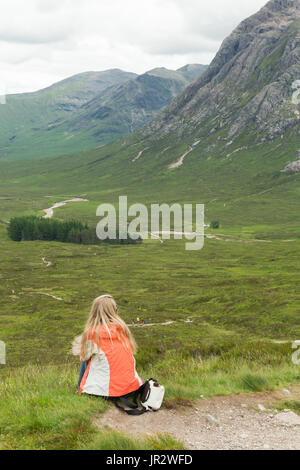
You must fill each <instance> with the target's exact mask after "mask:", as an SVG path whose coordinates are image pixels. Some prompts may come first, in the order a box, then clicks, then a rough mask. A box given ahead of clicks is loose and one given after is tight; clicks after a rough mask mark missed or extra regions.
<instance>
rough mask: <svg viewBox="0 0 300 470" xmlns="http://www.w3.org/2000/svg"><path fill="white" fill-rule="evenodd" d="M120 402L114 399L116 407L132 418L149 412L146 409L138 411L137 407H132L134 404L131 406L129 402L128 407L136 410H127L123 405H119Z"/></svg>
mask: <svg viewBox="0 0 300 470" xmlns="http://www.w3.org/2000/svg"><path fill="white" fill-rule="evenodd" d="M118 400H119V399H118V398H115V399H114V404H115V406H116V407H117V408H118V409H119V410H121V411H123V412H124V413H126V414H128V415H131V416H138V415H142V414H144V413H146V411H147V410H145V409H142V410H138V409H137V407H135V406H132V404H130V405H129V404H128V403H129V402H128V403H127V406H129V407H130V408H134V409H131V410H125V408H123V406H121V405H120V404H119V403H118ZM122 401H123V400H122Z"/></svg>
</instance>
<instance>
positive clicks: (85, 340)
mask: <svg viewBox="0 0 300 470" xmlns="http://www.w3.org/2000/svg"><path fill="white" fill-rule="evenodd" d="M112 323H113V324H114V325H115V326H116V328H114V329H113V330H112V329H111V328H109V325H111V324H112ZM101 326H103V327H104V328H105V329H106V331H107V333H108V335H109V337H110V339H111V340H112V331H113V333H114V334H115V335H116V337H117V338H118V339H119V340H120V341H121V343H122V344H123V345H124V347H127V348H128V342H129V344H130V346H131V348H132V352H133V353H134V354H135V353H136V351H137V345H136V342H135V339H134V337H133V335H132V333H131V331H130V330H129V328H128V326H127V325H126V323H125V322H124V321H123V320H122V318H120V316H119V315H118V307H117V304H116V302H115V300H114V298H113V297H112V296H111V295H101V296H100V297H97V298H96V299H95V300H94V301H93V304H92V308H91V311H90V315H89V318H88V320H87V322H86V325H85V329H84V332H83V335H82V338H81V345H80V355H81V357H83V358H85V357H86V356H87V354H88V348H89V344H90V343H89V338H91V339H92V344H93V338H94V335H95V334H96V343H97V347H98V352H99V345H100V342H101V335H100V328H101ZM124 336H125V337H124ZM126 338H127V340H128V341H126Z"/></svg>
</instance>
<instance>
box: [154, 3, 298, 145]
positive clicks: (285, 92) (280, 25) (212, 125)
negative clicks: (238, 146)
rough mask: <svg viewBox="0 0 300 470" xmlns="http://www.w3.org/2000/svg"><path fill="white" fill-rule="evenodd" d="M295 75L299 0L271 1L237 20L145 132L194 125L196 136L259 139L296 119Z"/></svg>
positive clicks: (179, 129)
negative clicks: (221, 133) (248, 133)
mask: <svg viewBox="0 0 300 470" xmlns="http://www.w3.org/2000/svg"><path fill="white" fill-rule="evenodd" d="M299 79H300V2H299V0H272V1H270V2H268V3H267V4H266V5H265V7H263V8H262V9H261V10H259V11H258V12H257V13H256V14H254V15H252V16H250V17H249V18H247V19H246V20H244V21H242V23H240V25H238V27H237V28H236V29H235V30H234V31H233V32H232V33H231V35H230V36H229V37H228V38H226V39H225V40H224V41H223V43H222V45H221V48H220V50H219V51H218V53H217V54H216V56H215V58H214V60H213V61H212V63H211V65H210V66H209V68H208V70H207V71H206V72H205V73H204V74H203V75H202V76H201V77H200V79H199V80H197V81H196V82H195V83H193V84H192V85H190V86H189V87H188V88H187V89H185V90H184V92H183V93H181V94H180V95H179V96H178V97H177V98H176V99H175V100H174V101H173V102H172V104H171V105H170V107H169V109H168V111H167V112H165V113H164V114H163V115H161V116H160V118H159V119H158V120H156V121H154V122H153V123H151V125H150V126H149V127H148V129H147V130H146V131H145V132H146V133H148V132H150V133H151V134H153V133H155V134H157V133H158V134H163V135H165V134H168V133H170V132H174V131H175V132H176V133H177V134H179V135H184V134H189V133H194V132H195V130H196V131H197V129H199V136H200V137H201V134H204V135H207V133H209V134H211V133H214V132H218V131H220V130H222V129H225V130H226V136H227V137H225V139H229V140H231V139H235V138H236V137H237V136H239V135H240V134H242V133H243V132H244V131H245V130H247V131H254V134H255V138H256V139H257V140H259V141H262V140H266V139H273V138H274V137H276V136H278V135H280V134H283V133H284V132H285V131H286V130H287V129H289V128H291V127H293V126H296V125H298V124H299V119H300V112H299V111H300V109H299V106H298V105H297V103H295V101H294V102H293V100H292V96H293V92H294V91H293V84H294V83H295V82H297V80H299ZM299 101H300V100H299ZM204 123H205V124H204Z"/></svg>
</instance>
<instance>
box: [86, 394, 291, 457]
mask: <svg viewBox="0 0 300 470" xmlns="http://www.w3.org/2000/svg"><path fill="white" fill-rule="evenodd" d="M299 394H300V385H297V386H294V387H291V388H290V389H289V390H287V389H284V390H281V391H277V392H269V393H252V394H244V395H231V396H226V397H214V398H208V399H205V398H204V397H203V398H202V399H201V400H198V401H196V402H194V403H191V405H190V406H181V407H176V408H173V409H172V408H171V409H167V408H162V409H161V410H159V411H158V412H157V413H151V412H149V413H145V414H143V415H142V416H128V415H126V414H125V413H122V412H120V411H119V410H118V409H117V408H115V407H114V406H113V405H111V406H110V407H109V409H108V410H107V411H106V412H105V413H104V414H103V415H99V416H97V417H96V418H95V419H94V424H95V425H96V426H97V427H99V428H101V429H102V428H103V427H104V426H109V427H110V428H112V429H116V430H118V431H121V432H124V433H126V434H129V435H131V436H142V435H152V434H155V433H168V434H170V435H172V436H173V437H175V438H176V439H178V440H179V441H181V442H183V443H184V445H185V449H187V450H189V449H191V450H208V449H211V450H247V449H248V450H286V449H291V450H299V449H300V416H298V415H296V414H295V413H293V412H292V411H290V410H286V411H279V410H278V409H276V404H277V406H278V403H279V402H281V403H282V402H283V401H286V400H293V399H299Z"/></svg>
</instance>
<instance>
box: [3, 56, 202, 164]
mask: <svg viewBox="0 0 300 470" xmlns="http://www.w3.org/2000/svg"><path fill="white" fill-rule="evenodd" d="M186 67H187V68H183V70H182V71H181V72H180V71H178V72H176V71H172V70H167V69H156V70H154V71H150V72H148V73H146V74H144V75H141V76H137V75H136V74H133V73H128V72H123V71H121V70H118V69H113V70H107V71H105V72H87V73H83V74H79V75H75V76H74V77H70V78H68V79H66V80H63V81H62V82H59V83H56V84H54V85H52V86H51V87H48V88H46V89H44V90H40V91H38V92H35V93H26V94H20V95H9V96H8V97H7V104H6V105H3V106H0V158H2V159H10V160H13V159H27V158H33V157H38V158H40V157H44V156H55V155H59V154H62V153H72V152H75V151H79V150H84V149H89V148H93V147H97V146H99V145H101V144H105V143H107V142H110V141H113V140H115V139H117V138H119V137H122V136H123V135H126V134H128V133H130V132H132V131H134V130H136V129H138V128H139V127H141V126H142V125H144V124H145V123H147V122H149V121H150V120H151V119H153V117H154V116H155V114H156V113H157V112H158V111H159V110H160V109H161V108H163V107H164V106H166V105H168V104H169V103H170V102H171V100H172V99H173V98H174V97H175V96H176V95H177V94H178V93H179V92H180V91H182V90H183V88H184V87H186V86H187V85H188V84H189V83H190V82H191V81H192V80H193V79H194V77H195V76H200V74H201V73H202V72H203V70H205V66H201V65H199V66H197V65H192V66H186Z"/></svg>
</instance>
